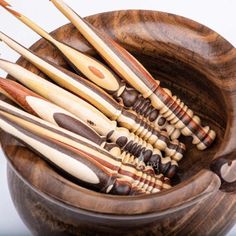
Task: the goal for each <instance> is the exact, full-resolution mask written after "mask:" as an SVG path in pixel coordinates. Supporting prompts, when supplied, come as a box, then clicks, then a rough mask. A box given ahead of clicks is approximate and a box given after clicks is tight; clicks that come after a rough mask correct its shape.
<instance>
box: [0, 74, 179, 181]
mask: <svg viewBox="0 0 236 236" xmlns="http://www.w3.org/2000/svg"><path fill="white" fill-rule="evenodd" d="M0 92H1V93H3V94H4V95H6V96H7V97H8V98H10V99H11V100H12V101H14V102H16V103H17V104H18V105H20V106H21V107H22V108H23V109H25V110H26V111H27V112H29V113H31V114H33V115H36V116H39V117H40V118H42V119H43V120H46V121H48V122H51V123H53V124H55V125H58V126H59V127H62V128H65V129H67V130H69V131H71V132H74V133H75V134H78V135H80V136H82V137H84V138H86V139H88V140H90V141H92V142H93V143H95V144H97V145H99V146H100V147H102V148H104V149H106V150H107V151H109V153H111V154H113V155H114V156H122V163H127V164H135V166H136V167H137V168H140V169H142V171H143V172H145V173H149V174H155V171H154V169H153V168H152V166H151V165H149V166H146V165H145V163H144V162H143V161H141V160H139V158H135V157H134V156H133V155H131V154H129V153H127V152H124V151H121V150H120V148H119V147H118V145H117V144H115V143H108V142H106V139H105V137H101V136H100V135H99V134H98V133H97V132H96V131H94V130H93V129H92V128H91V127H90V126H88V125H87V124H85V123H84V122H83V121H82V120H80V119H79V118H78V117H76V116H74V115H73V114H72V113H70V112H68V111H66V110H65V109H63V108H61V107H59V106H57V105H55V104H53V103H51V102H49V101H47V100H45V99H44V98H42V97H41V96H39V95H37V94H36V93H34V92H32V91H31V90H29V89H27V88H25V87H24V86H22V85H21V84H19V83H17V82H15V81H12V80H8V79H3V78H0ZM45 107H46V108H47V109H46V110H45V109H44V108H45ZM171 163H172V162H171V159H170V158H168V157H167V158H163V157H161V159H160V163H159V166H156V168H155V169H156V171H157V173H162V174H164V175H165V176H167V177H173V175H174V174H175V172H176V170H177V165H176V163H175V164H174V165H171Z"/></svg>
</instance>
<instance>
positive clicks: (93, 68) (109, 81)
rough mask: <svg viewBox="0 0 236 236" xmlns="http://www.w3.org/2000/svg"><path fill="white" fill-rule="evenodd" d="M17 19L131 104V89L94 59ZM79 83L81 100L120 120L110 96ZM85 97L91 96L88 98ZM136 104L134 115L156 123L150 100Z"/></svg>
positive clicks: (46, 69)
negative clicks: (82, 98) (142, 116)
mask: <svg viewBox="0 0 236 236" xmlns="http://www.w3.org/2000/svg"><path fill="white" fill-rule="evenodd" d="M6 9H8V8H6ZM8 10H9V9H8ZM17 18H19V19H20V20H21V21H22V22H23V23H25V24H26V25H28V26H29V27H30V28H31V29H33V30H34V31H35V32H37V33H38V34H39V35H41V36H42V37H44V38H45V39H47V40H48V41H49V42H51V43H52V44H53V45H54V46H55V47H57V48H58V49H59V50H60V51H61V52H62V54H63V55H64V56H65V58H66V59H68V61H69V62H70V64H72V65H73V67H74V68H77V70H80V71H81V72H82V73H83V74H84V75H86V76H87V78H89V79H90V80H91V81H93V82H94V83H96V84H97V85H98V86H100V87H102V88H104V87H105V89H106V90H107V91H108V92H110V93H112V94H113V96H114V97H121V98H122V99H123V101H124V102H125V101H127V100H128V101H127V102H126V104H125V105H128V104H130V102H129V101H130V98H131V97H133V96H132V94H134V92H132V91H131V90H130V89H127V88H126V86H125V84H124V83H122V82H121V81H120V79H119V78H118V77H116V76H115V75H114V73H112V72H111V71H110V70H109V69H108V68H107V67H106V66H104V65H103V64H101V63H99V62H98V61H97V60H95V59H93V58H92V57H89V56H87V55H85V54H83V53H81V52H79V51H77V50H75V49H73V48H71V47H69V46H68V45H65V44H63V43H61V42H58V41H57V40H55V39H54V38H52V36H50V35H49V34H48V33H47V32H46V31H44V30H42V29H41V28H40V27H39V26H38V25H36V24H35V23H34V22H32V21H31V20H30V19H28V18H26V17H25V16H23V15H22V14H20V13H18V15H17ZM0 39H1V40H3V41H4V42H5V43H7V44H8V45H9V46H10V47H12V48H13V49H14V50H16V51H17V52H19V53H20V54H21V55H24V56H25V57H26V58H27V59H28V60H30V61H31V62H32V63H33V64H34V65H36V66H37V67H39V68H40V69H41V70H43V71H44V73H46V74H47V75H49V76H50V77H51V76H53V79H54V80H56V81H57V83H59V84H62V85H65V84H64V83H65V82H64V81H65V79H66V77H67V76H64V80H63V79H61V77H60V76H59V75H58V72H57V73H52V71H54V70H55V69H54V70H53V68H52V66H51V67H50V66H47V65H46V64H45V63H43V61H42V60H40V59H39V58H37V57H36V56H35V55H33V54H32V53H31V52H30V51H29V50H27V49H26V48H24V47H22V46H21V45H20V44H18V43H16V42H15V41H14V40H12V39H11V38H9V37H8V36H6V35H4V34H3V33H2V32H0ZM54 66H55V65H54ZM64 72H65V71H64ZM59 74H61V73H59ZM72 77H73V76H72ZM78 81H80V82H82V86H79V88H81V91H83V93H82V96H83V97H85V98H86V99H87V100H89V102H91V103H92V104H93V105H97V106H98V108H99V109H102V111H103V112H106V114H107V115H108V117H110V118H114V119H118V118H120V119H121V117H119V114H120V113H121V110H122V108H121V107H120V106H119V105H118V104H115V103H114V100H112V99H111V98H109V96H107V95H106V94H105V95H106V96H104V93H102V91H101V90H99V89H98V88H96V87H94V86H93V85H91V84H89V83H86V80H84V79H82V78H81V77H77V82H78ZM67 83H68V79H67ZM70 86H71V85H70ZM83 87H85V88H83ZM71 89H73V87H71ZM91 90H92V92H91ZM76 91H77V92H78V88H77V89H76ZM99 94H100V95H103V96H102V99H101V98H100V99H98V98H97V97H100V96H99ZM85 95H90V96H89V97H88V96H85ZM80 96H81V94H80ZM98 101H99V102H98ZM135 101H136V103H134V104H133V106H132V107H134V111H137V112H138V113H140V114H141V115H144V116H145V117H149V118H150V120H151V121H152V122H153V121H154V120H156V119H157V115H158V111H157V110H156V109H154V108H153V107H152V106H151V104H150V105H149V106H148V107H147V106H146V104H147V103H148V101H149V100H146V99H144V98H143V97H142V96H139V98H138V99H137V100H135ZM137 103H138V104H137ZM149 103H150V102H149ZM112 105H113V109H112ZM115 105H116V106H115ZM130 105H131V104H130ZM114 106H115V107H114ZM128 107H130V106H128ZM127 120H130V119H126V121H127ZM162 120H163V119H161V118H160V119H158V120H156V122H155V125H156V126H157V128H159V129H160V125H159V122H161V121H162ZM118 121H119V120H118ZM121 122H122V121H121ZM123 123H124V122H123ZM127 125H128V124H127ZM162 126H164V125H162ZM165 126H166V128H167V132H169V134H170V135H171V137H173V138H174V139H176V138H178V135H179V134H180V132H177V131H175V130H173V128H171V126H170V125H165ZM129 127H135V126H133V125H129Z"/></svg>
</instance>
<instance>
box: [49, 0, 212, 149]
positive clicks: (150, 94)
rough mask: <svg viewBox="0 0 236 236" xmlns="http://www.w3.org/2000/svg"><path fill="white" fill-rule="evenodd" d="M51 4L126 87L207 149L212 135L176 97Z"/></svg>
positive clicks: (113, 45) (125, 53)
mask: <svg viewBox="0 0 236 236" xmlns="http://www.w3.org/2000/svg"><path fill="white" fill-rule="evenodd" d="M51 1H52V3H53V4H54V5H55V6H56V7H57V8H58V9H59V10H60V11H61V12H62V13H63V14H64V15H65V16H66V17H67V18H68V19H69V20H70V21H71V22H72V23H73V24H74V26H75V27H76V28H77V29H78V30H79V32H80V33H81V34H82V35H83V36H84V37H85V38H86V39H87V40H88V41H89V42H90V43H91V44H92V45H93V47H94V48H95V49H96V50H97V52H98V53H99V54H100V55H101V56H102V57H103V58H104V59H105V60H106V61H107V63H108V64H109V65H110V66H111V67H112V68H113V69H114V70H115V71H116V72H117V73H118V74H119V75H120V76H121V78H123V79H124V80H126V81H127V82H128V83H129V84H130V85H132V86H133V87H134V88H136V89H137V90H138V91H139V92H140V93H141V94H142V95H143V96H144V98H149V99H150V101H151V103H152V105H153V106H154V107H155V108H156V109H158V110H160V113H161V115H163V116H164V117H165V118H166V119H167V120H168V121H169V122H170V124H172V125H174V126H175V127H176V128H177V129H180V130H181V133H182V134H183V135H185V136H191V137H192V139H193V143H194V144H196V145H197V148H198V149H200V150H203V149H205V148H207V147H209V146H210V145H211V144H212V142H213V141H214V139H215V136H216V134H215V132H214V131H213V130H211V129H210V128H209V127H208V126H206V127H203V126H202V125H201V120H200V118H199V117H198V116H196V115H194V113H193V111H192V110H190V109H189V108H188V107H187V106H186V105H185V104H184V103H183V102H182V101H181V100H180V99H179V98H177V97H176V96H173V95H172V93H171V92H170V91H168V90H165V89H163V88H162V87H161V86H160V81H158V80H155V79H154V78H153V77H152V76H151V74H150V73H149V72H148V71H147V70H146V69H145V68H144V67H143V66H142V65H141V63H139V62H138V61H137V60H136V59H135V58H134V57H133V56H132V55H131V54H130V53H129V52H128V51H127V50H125V49H124V48H123V47H121V46H120V45H119V44H118V43H116V42H115V41H114V40H112V39H111V38H110V37H109V36H108V35H106V34H104V33H102V32H99V31H98V30H97V29H95V28H94V27H93V26H92V25H91V24H89V23H88V22H86V21H85V20H84V19H82V18H81V17H80V16H79V15H78V14H77V13H75V12H74V11H73V10H72V9H71V8H70V7H68V6H67V5H66V4H65V3H64V2H63V1H62V0H51Z"/></svg>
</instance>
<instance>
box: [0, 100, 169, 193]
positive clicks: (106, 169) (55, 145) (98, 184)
mask: <svg viewBox="0 0 236 236" xmlns="http://www.w3.org/2000/svg"><path fill="white" fill-rule="evenodd" d="M2 120H3V121H5V122H6V123H7V124H6V123H4V122H1V121H2ZM11 126H12V127H11ZM0 127H1V128H2V129H3V130H4V131H6V132H9V133H11V134H12V135H13V136H15V137H17V138H18V139H20V140H21V141H23V142H24V143H26V144H28V145H29V146H30V147H31V148H33V150H35V151H37V153H40V154H41V155H42V156H43V157H44V158H46V160H47V161H50V162H52V163H53V164H54V165H55V166H57V167H59V168H60V169H61V170H64V171H65V172H66V173H67V174H70V175H71V176H73V177H75V178H76V179H77V180H82V182H85V184H86V185H89V186H90V187H91V188H95V189H97V190H99V191H102V192H111V193H117V194H134V193H135V194H137V193H151V192H158V191H160V190H161V189H163V188H169V187H170V185H169V179H168V178H165V177H163V176H162V175H159V176H157V175H152V176H149V175H147V174H146V173H143V172H141V171H139V170H137V169H136V168H135V167H134V166H132V165H130V164H129V165H126V164H122V163H121V158H120V157H114V156H112V155H110V154H109V153H107V152H106V151H104V150H102V149H100V148H99V147H94V146H93V145H90V144H89V143H87V142H85V140H84V139H82V140H81V138H80V136H78V135H75V134H73V133H71V132H69V131H66V130H64V129H62V128H57V127H56V126H54V125H52V124H49V123H48V122H45V121H43V120H41V119H39V118H36V117H33V116H31V115H29V114H27V113H25V112H22V111H20V110H19V109H17V108H14V107H12V106H11V105H9V104H7V103H4V102H2V101H1V102H0ZM48 141H49V142H48ZM48 147H50V148H48ZM54 149H55V150H57V151H56V152H55V151H54ZM58 153H61V155H59V154H58ZM71 158H72V159H75V160H76V161H74V160H71ZM84 159H85V160H84ZM81 163H82V164H83V165H82V164H81ZM85 180H87V181H85ZM95 180H96V181H95ZM117 180H120V181H118V183H117V184H116V181H117ZM111 181H112V184H108V183H110V182H111ZM144 183H145V185H144ZM146 183H147V186H146Z"/></svg>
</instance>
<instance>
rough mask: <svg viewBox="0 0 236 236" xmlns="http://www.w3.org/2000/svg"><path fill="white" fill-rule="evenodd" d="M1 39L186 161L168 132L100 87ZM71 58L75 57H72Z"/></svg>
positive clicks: (70, 88) (148, 140)
mask: <svg viewBox="0 0 236 236" xmlns="http://www.w3.org/2000/svg"><path fill="white" fill-rule="evenodd" d="M23 19H25V17H23ZM24 21H26V22H28V24H29V25H30V26H31V25H33V26H34V27H36V29H40V28H39V27H38V26H36V25H35V24H34V23H32V24H30V22H31V21H30V20H29V19H28V18H26V20H24ZM38 31H39V32H44V35H47V37H49V38H51V36H50V35H48V34H47V33H46V32H45V31H43V30H42V29H41V30H38ZM45 37H46V36H45ZM0 38H1V39H2V40H3V41H4V42H6V43H7V44H8V45H9V46H10V47H12V48H13V49H14V50H16V51H17V52H19V53H20V54H21V55H23V56H25V57H26V58H27V59H28V60H30V61H31V62H32V63H33V64H34V65H36V66H37V67H38V68H40V70H42V71H43V72H44V73H46V74H47V75H48V76H49V77H50V78H51V79H53V80H54V81H56V82H57V83H58V84H60V85H61V86H63V87H65V88H67V89H69V90H70V91H72V92H73V93H75V94H77V95H79V96H80V97H82V98H83V99H85V100H87V101H89V102H90V103H91V104H92V105H94V106H96V107H97V108H98V109H99V110H100V111H102V112H103V113H104V114H105V115H106V116H108V117H109V118H110V119H112V120H116V121H117V122H118V123H119V124H121V125H122V126H124V127H125V128H128V129H129V130H130V131H131V132H133V133H134V134H136V135H138V136H139V137H140V138H142V139H144V140H145V141H147V142H149V143H150V144H152V145H153V146H154V147H156V148H158V149H160V150H163V151H165V152H166V154H167V155H168V156H170V157H172V156H174V157H173V159H175V160H177V159H181V158H182V156H183V153H184V151H185V147H184V144H182V143H179V142H178V141H177V140H175V141H174V142H172V141H171V140H169V137H168V135H167V133H166V132H164V131H158V130H156V129H155V127H154V126H153V125H152V124H151V123H150V122H148V121H147V120H146V119H144V118H143V117H141V116H136V115H135V114H134V113H133V112H130V111H128V110H125V109H124V107H123V106H122V105H121V104H118V103H117V102H116V101H115V100H114V99H112V98H111V97H110V96H109V95H108V94H107V93H105V92H104V91H103V90H101V89H100V88H99V87H97V86H96V85H94V84H92V83H90V82H89V81H87V80H85V79H83V78H81V77H80V76H78V75H76V74H74V73H72V72H69V71H68V70H65V69H63V68H58V67H57V66H56V65H51V64H50V63H48V62H46V61H45V60H42V59H41V58H39V57H37V56H36V55H34V54H33V53H31V52H30V51H28V50H27V49H25V48H24V47H22V46H21V45H20V44H18V43H16V42H14V41H13V40H11V39H10V38H9V37H7V36H6V35H4V34H3V33H1V32H0ZM54 41H55V40H54ZM60 44H61V43H60ZM61 48H63V49H64V50H63V52H64V51H65V52H69V51H70V50H69V48H68V46H66V45H63V44H61ZM71 50H74V49H71ZM72 52H74V54H76V51H75V50H74V51H72ZM70 55H73V54H72V53H71V54H70ZM72 58H77V56H75V55H73V57H72ZM55 67H57V68H55ZM176 156H178V157H176Z"/></svg>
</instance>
